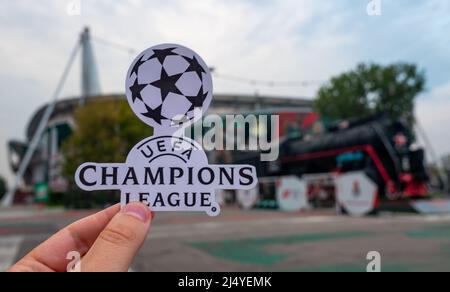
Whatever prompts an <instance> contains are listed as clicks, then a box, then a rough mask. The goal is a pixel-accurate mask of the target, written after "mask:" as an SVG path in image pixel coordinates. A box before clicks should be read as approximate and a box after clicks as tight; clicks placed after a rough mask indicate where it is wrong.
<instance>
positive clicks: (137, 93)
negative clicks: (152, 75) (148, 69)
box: [130, 78, 147, 102]
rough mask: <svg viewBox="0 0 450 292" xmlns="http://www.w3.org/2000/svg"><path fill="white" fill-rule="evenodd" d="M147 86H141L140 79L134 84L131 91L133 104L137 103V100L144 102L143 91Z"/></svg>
mask: <svg viewBox="0 0 450 292" xmlns="http://www.w3.org/2000/svg"><path fill="white" fill-rule="evenodd" d="M146 86H147V84H139V83H138V79H137V78H136V80H135V81H134V84H133V85H131V86H130V91H131V99H132V101H133V102H135V101H136V99H139V100H140V101H142V102H143V101H144V100H143V99H142V95H141V91H142V89H144V88H145V87H146Z"/></svg>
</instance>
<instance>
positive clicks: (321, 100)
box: [314, 63, 425, 123]
mask: <svg viewBox="0 0 450 292" xmlns="http://www.w3.org/2000/svg"><path fill="white" fill-rule="evenodd" d="M424 88H425V74H424V72H423V71H421V70H419V69H417V67H416V65H414V64H405V63H398V64H392V65H389V66H381V65H376V64H368V65H367V64H360V65H358V66H357V67H356V69H354V70H352V71H349V72H346V73H343V74H341V75H339V76H336V77H333V78H332V79H331V80H330V82H329V83H327V84H326V85H324V86H322V87H321V88H320V89H319V91H318V94H317V98H316V100H315V103H314V106H315V110H316V111H318V112H319V113H320V114H321V115H322V116H324V117H327V118H330V119H344V118H350V117H366V116H369V115H373V114H378V113H387V114H388V115H390V116H391V117H393V118H405V119H406V120H407V121H408V122H410V123H412V122H413V121H414V116H413V113H414V99H415V97H416V96H417V95H418V94H419V93H420V92H422V91H423V90H424Z"/></svg>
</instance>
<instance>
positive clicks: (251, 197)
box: [237, 187, 259, 210]
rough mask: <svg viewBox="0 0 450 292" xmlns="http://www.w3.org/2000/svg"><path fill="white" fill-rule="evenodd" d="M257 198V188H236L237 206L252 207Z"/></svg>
mask: <svg viewBox="0 0 450 292" xmlns="http://www.w3.org/2000/svg"><path fill="white" fill-rule="evenodd" d="M258 200H259V188H258V187H256V188H253V189H250V190H237V201H238V203H239V206H241V207H242V208H244V209H246V210H248V209H251V208H253V207H254V206H255V205H256V203H258Z"/></svg>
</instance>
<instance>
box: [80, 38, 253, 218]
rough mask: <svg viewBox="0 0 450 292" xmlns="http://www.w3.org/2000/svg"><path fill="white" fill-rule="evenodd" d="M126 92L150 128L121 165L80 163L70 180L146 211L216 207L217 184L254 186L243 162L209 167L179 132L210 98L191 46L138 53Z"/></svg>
mask: <svg viewBox="0 0 450 292" xmlns="http://www.w3.org/2000/svg"><path fill="white" fill-rule="evenodd" d="M126 95H127V100H128V103H129V104H130V107H131V109H132V110H133V111H134V113H135V114H136V115H137V116H138V117H139V118H140V119H141V120H142V121H143V122H144V123H146V124H148V125H149V126H152V127H153V129H154V136H153V137H149V138H146V139H144V140H142V141H141V142H139V143H138V144H136V145H135V146H134V147H133V149H131V151H130V152H129V154H128V156H127V159H126V162H125V163H94V162H87V163H84V164H82V165H81V166H80V167H79V168H78V169H77V171H76V174H75V181H76V183H77V185H78V186H79V187H80V188H81V189H83V190H86V191H94V190H120V192H121V204H122V206H123V205H126V204H128V203H129V202H134V201H139V202H142V203H145V204H147V206H149V208H151V209H152V210H153V211H203V212H206V213H207V214H208V215H210V216H217V215H218V214H219V213H220V206H219V204H218V203H217V202H216V198H215V190H217V189H229V190H234V189H240V190H251V189H254V188H255V187H256V185H257V183H258V181H257V177H256V169H255V167H254V166H250V165H210V164H209V163H208V158H207V155H206V153H205V151H204V150H203V149H202V148H201V146H200V145H199V144H198V143H197V142H196V141H195V140H192V139H190V138H188V137H185V136H184V131H179V130H180V129H183V128H185V127H187V126H189V125H191V124H192V123H193V122H195V121H196V120H198V119H201V117H202V114H203V112H205V111H206V110H207V109H208V107H209V104H210V103H211V99H212V77H211V73H210V71H209V69H208V67H207V66H206V64H205V62H204V61H203V60H202V59H201V57H200V56H198V55H197V54H196V53H195V52H193V51H192V50H190V49H188V48H186V47H183V46H179V45H172V44H164V45H159V46H155V47H152V48H150V49H147V50H145V51H144V52H142V53H141V54H140V55H138V57H137V58H136V59H135V61H134V62H133V63H132V65H131V66H130V69H129V70H128V73H127V78H126Z"/></svg>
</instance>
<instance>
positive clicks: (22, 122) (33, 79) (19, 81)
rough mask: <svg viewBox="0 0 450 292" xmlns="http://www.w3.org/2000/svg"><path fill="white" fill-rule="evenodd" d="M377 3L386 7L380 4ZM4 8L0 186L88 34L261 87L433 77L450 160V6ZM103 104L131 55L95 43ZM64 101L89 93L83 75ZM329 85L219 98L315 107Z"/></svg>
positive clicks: (300, 1)
mask: <svg viewBox="0 0 450 292" xmlns="http://www.w3.org/2000/svg"><path fill="white" fill-rule="evenodd" d="M375 1H376V0H375ZM70 2H72V1H69V0H40V1H33V0H14V1H10V0H0V38H1V39H0V98H1V103H0V122H1V128H0V174H1V175H3V176H6V177H7V178H8V179H10V178H11V174H10V171H9V167H8V165H7V152H6V142H7V140H9V139H12V138H17V139H24V132H25V127H26V124H27V123H28V121H29V119H30V117H31V115H32V113H33V112H34V111H35V110H36V109H37V108H38V107H39V106H41V105H42V104H44V103H45V102H46V101H48V100H49V99H50V96H51V93H52V91H53V90H54V87H55V86H56V82H57V79H58V78H59V76H60V74H61V72H62V69H63V66H64V64H65V62H66V61H67V59H68V55H69V52H70V50H71V48H72V47H73V46H74V44H75V42H76V40H77V38H78V34H79V32H80V31H81V30H82V28H83V27H84V26H85V25H88V26H90V27H91V30H92V33H93V35H95V36H96V37H98V38H102V39H106V40H111V41H114V42H117V43H120V44H124V45H126V46H129V47H132V48H136V50H138V51H141V50H143V49H145V48H147V47H149V46H152V45H155V44H159V43H164V42H171V43H179V44H183V45H185V46H188V47H190V48H192V49H194V50H195V51H197V52H198V53H199V54H200V55H201V56H202V57H203V58H204V59H205V61H206V62H207V63H208V64H209V65H210V66H213V67H215V68H216V69H217V72H218V73H221V74H231V75H236V76H241V77H246V78H252V79H262V80H272V81H289V80H313V81H322V82H323V81H326V80H328V79H329V78H330V77H332V76H333V75H336V74H339V73H340V72H343V71H345V70H349V69H351V68H354V67H355V66H356V64H357V63H359V62H377V63H381V64H388V63H392V62H398V61H406V62H413V63H416V64H418V65H419V66H420V68H423V69H424V70H425V71H426V75H427V80H428V82H427V91H426V92H425V93H424V94H423V95H421V96H420V97H419V99H418V103H417V110H416V111H417V116H418V119H419V121H420V122H421V123H422V124H423V126H424V127H425V129H426V132H427V134H428V135H429V137H430V139H431V142H432V144H433V146H434V148H435V149H436V151H437V152H438V153H439V154H444V153H450V135H449V134H448V130H447V127H448V125H450V50H449V48H450V33H449V32H450V17H449V15H450V3H449V1H447V0H428V1H409V0H381V1H380V2H381V4H382V5H381V15H380V16H369V15H368V14H367V10H366V8H367V7H366V6H367V4H368V3H369V0H329V1H325V0H322V1H317V0H282V1H281V0H280V1H272V0H242V1H238V0H222V1H219V0H190V1H186V0H153V1H149V0H145V1H144V0H120V1H111V0H98V1H95V0H84V1H83V0H81V1H80V2H81V14H80V15H78V16H71V15H69V14H68V13H67V5H68V4H69V3H70ZM94 50H95V54H96V57H97V60H98V66H99V71H100V81H101V86H102V90H103V91H104V92H105V93H117V92H123V91H124V89H123V84H124V75H125V74H126V73H125V72H126V71H127V68H128V65H129V64H130V63H131V61H132V59H133V58H134V57H135V56H134V55H133V54H129V53H127V52H124V51H121V50H118V49H114V48H111V47H109V46H106V45H104V44H102V43H100V42H95V43H94ZM76 65H77V66H75V67H74V70H73V71H72V73H71V75H70V79H69V81H68V84H67V85H66V87H65V89H64V93H63V98H64V97H69V96H76V95H78V94H79V92H80V79H79V64H78V63H77V64H76ZM319 85H320V83H313V84H312V85H310V86H304V87H276V88H270V87H264V86H253V85H246V84H237V83H234V82H231V81H225V80H221V79H218V78H217V79H215V80H214V86H215V92H221V93H225V92H226V93H249V94H254V93H255V92H258V93H259V94H271V95H277V96H293V97H307V98H312V97H314V95H315V92H316V90H317V88H318V86H319Z"/></svg>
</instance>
